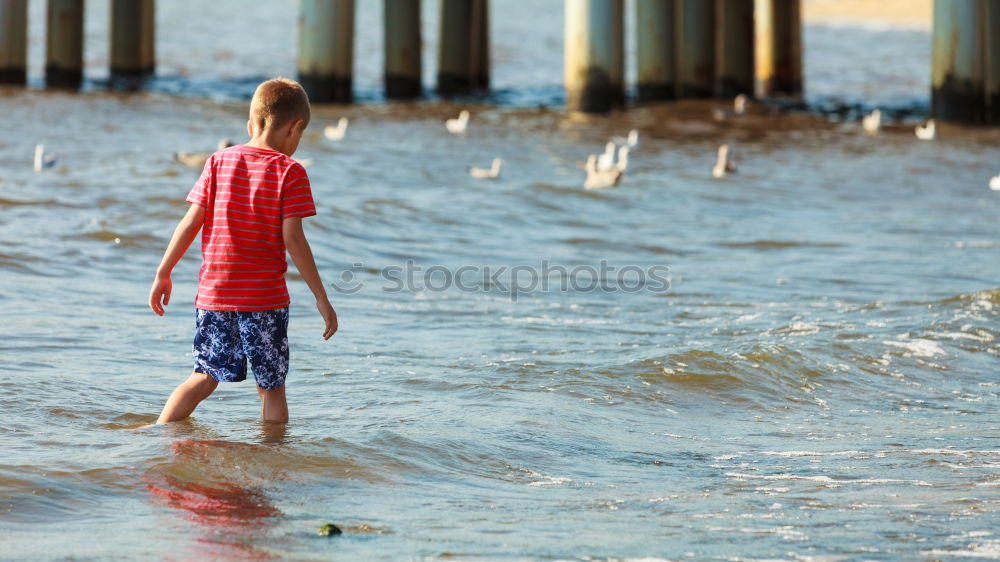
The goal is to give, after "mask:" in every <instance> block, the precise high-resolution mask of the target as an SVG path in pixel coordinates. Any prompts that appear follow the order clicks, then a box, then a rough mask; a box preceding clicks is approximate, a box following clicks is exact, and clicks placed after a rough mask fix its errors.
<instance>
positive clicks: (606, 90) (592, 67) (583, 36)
mask: <svg viewBox="0 0 1000 562" xmlns="http://www.w3.org/2000/svg"><path fill="white" fill-rule="evenodd" d="M565 17H566V28H565V30H566V31H565V34H566V36H565V52H564V56H565V73H564V82H565V85H566V108H567V109H568V110H570V111H583V112H586V113H604V112H607V111H610V110H611V109H612V108H614V107H619V106H622V105H624V103H625V84H624V82H625V80H624V77H625V76H624V75H625V72H624V68H625V58H624V52H623V41H624V39H623V36H624V13H623V1H622V0H566V6H565Z"/></svg>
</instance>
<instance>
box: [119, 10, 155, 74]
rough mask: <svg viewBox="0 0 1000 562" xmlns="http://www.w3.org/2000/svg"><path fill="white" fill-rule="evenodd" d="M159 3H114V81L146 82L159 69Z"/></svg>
mask: <svg viewBox="0 0 1000 562" xmlns="http://www.w3.org/2000/svg"><path fill="white" fill-rule="evenodd" d="M155 12H156V1H155V0H112V2H111V80H112V81H113V82H114V81H119V82H121V81H125V82H129V81H134V80H142V79H143V78H146V77H147V76H149V75H151V74H153V71H154V70H155V66H156V57H155V47H154V45H155V33H156V14H155Z"/></svg>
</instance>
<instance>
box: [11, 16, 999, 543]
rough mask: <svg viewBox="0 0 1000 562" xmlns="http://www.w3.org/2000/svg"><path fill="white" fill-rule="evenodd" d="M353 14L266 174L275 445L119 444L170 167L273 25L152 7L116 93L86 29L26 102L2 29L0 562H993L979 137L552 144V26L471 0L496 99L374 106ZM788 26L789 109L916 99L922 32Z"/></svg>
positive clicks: (429, 27)
mask: <svg viewBox="0 0 1000 562" xmlns="http://www.w3.org/2000/svg"><path fill="white" fill-rule="evenodd" d="M359 4H361V6H359V13H358V22H359V23H358V30H359V31H358V36H359V37H358V41H359V47H358V51H357V60H356V66H357V82H358V84H357V89H358V93H359V97H360V98H361V100H362V103H360V104H357V105H353V106H336V105H330V106H317V107H315V108H314V115H313V125H312V126H311V131H310V132H309V133H308V135H307V136H306V138H305V139H304V140H303V143H302V145H301V147H300V151H299V153H298V154H296V156H297V157H300V158H303V159H311V160H312V163H311V165H310V166H309V167H308V171H309V174H310V176H311V178H312V182H313V189H314V196H315V198H316V200H317V205H318V209H319V214H318V215H317V216H316V217H312V218H310V219H307V221H306V233H307V236H308V237H309V238H310V241H311V243H312V247H313V250H314V252H315V254H316V259H317V263H318V265H319V269H320V271H321V273H322V275H323V276H324V279H325V281H326V282H327V283H328V284H333V283H336V284H337V285H338V286H339V287H342V288H344V289H348V290H347V291H345V292H343V293H340V292H336V291H332V296H333V301H334V305H335V306H336V308H337V311H338V313H339V315H340V322H341V329H340V332H339V333H338V334H337V335H336V336H335V337H334V338H333V339H332V340H330V341H327V342H324V341H323V340H322V339H321V337H320V334H321V332H322V323H321V320H320V318H319V316H318V314H316V312H315V311H314V310H313V308H312V305H311V301H310V295H309V291H308V289H307V288H306V287H305V285H304V283H302V281H301V280H300V279H299V278H298V277H297V276H296V275H295V274H294V270H293V272H292V273H290V274H289V286H290V291H291V292H292V298H293V304H292V307H291V315H292V321H291V331H290V337H291V346H292V373H291V375H290V377H289V383H288V399H289V406H290V411H291V422H290V423H289V424H288V425H287V426H273V425H269V424H262V423H260V422H259V405H258V404H259V403H258V400H257V398H256V393H255V392H254V389H253V386H252V384H251V383H242V384H227V385H220V387H219V390H217V391H216V393H215V394H214V395H213V396H212V397H211V398H210V399H209V400H206V401H205V402H204V403H203V404H202V405H201V406H200V407H199V409H198V410H197V411H196V412H195V415H194V416H193V417H192V418H190V419H189V420H186V421H184V422H179V423H176V424H171V425H169V426H157V427H145V426H146V425H147V424H149V423H151V422H153V421H154V420H155V419H156V416H157V415H158V413H159V411H160V409H161V407H162V405H163V401H164V400H165V399H166V397H167V395H168V394H169V393H170V391H171V390H172V389H173V387H174V386H175V385H176V384H177V383H179V382H180V381H181V380H183V379H184V378H185V377H186V376H187V375H188V373H189V372H190V365H191V359H190V355H189V353H190V343H191V338H192V336H193V330H192V329H193V321H194V311H193V304H192V303H193V299H194V293H195V288H196V279H195V276H196V273H197V267H198V264H199V256H198V252H197V248H195V249H194V250H192V251H191V252H189V255H188V256H187V257H186V258H185V260H184V261H182V262H181V263H180V264H179V265H178V267H177V269H176V270H175V272H174V295H173V298H172V302H171V304H170V306H169V307H168V312H167V315H166V316H165V317H163V318H159V317H156V316H154V315H153V314H152V313H151V312H150V311H149V310H148V308H147V306H146V304H145V303H146V297H147V291H148V289H149V284H150V281H151V280H152V274H153V271H154V269H155V267H156V265H157V263H158V262H159V259H160V256H161V255H162V251H163V249H164V247H165V245H166V242H167V240H168V239H169V237H170V234H171V232H172V230H173V227H174V225H175V224H176V222H177V220H179V218H180V217H181V216H182V215H183V213H184V210H185V203H184V197H185V195H186V194H187V191H188V189H189V188H190V186H191V184H192V183H193V182H194V180H195V179H196V177H197V174H198V172H197V171H196V170H192V169H189V168H185V167H184V166H182V165H181V164H179V163H177V162H175V161H174V160H173V158H172V154H173V153H174V152H175V151H178V150H192V151H196V150H210V149H211V148H212V146H214V145H215V143H216V142H217V140H218V139H219V138H221V137H228V138H231V139H233V140H234V141H242V140H243V138H244V137H243V135H244V129H245V121H246V100H247V99H248V97H249V95H250V93H251V92H252V88H253V86H254V85H255V84H256V82H257V81H258V80H260V79H262V78H265V77H268V76H272V75H277V74H284V75H294V51H295V42H294V34H293V33H292V30H294V25H295V18H296V10H295V3H294V2H290V1H289V2H284V3H277V4H267V5H265V4H259V5H257V4H255V5H254V6H253V7H250V6H249V5H247V4H246V3H240V2H236V1H235V0H229V1H226V2H214V3H211V5H208V4H204V5H203V4H202V3H194V2H190V1H183V2H182V1H176V2H174V1H172V2H163V3H160V5H159V6H158V7H159V10H160V12H159V16H158V17H159V20H160V28H159V30H158V31H159V33H160V35H159V43H158V57H159V72H160V77H159V78H157V80H155V81H154V82H153V84H152V85H151V88H150V90H148V91H145V92H141V93H134V94H125V93H108V92H106V91H105V90H104V88H103V87H102V85H101V81H102V80H103V78H104V75H105V74H106V73H105V72H104V70H103V68H102V67H103V66H104V65H105V64H106V21H107V12H106V6H105V5H104V4H102V3H91V4H88V7H87V9H88V21H87V40H88V47H87V61H88V65H89V67H88V84H87V85H86V87H85V88H84V91H83V92H82V93H67V92H50V91H44V90H41V89H38V88H37V87H36V86H37V85H38V84H39V82H40V76H41V68H40V61H41V52H42V43H41V37H42V35H41V22H40V17H39V16H40V14H41V13H42V10H43V5H42V3H40V2H33V3H32V5H31V9H32V16H33V20H32V36H31V46H32V51H31V53H32V81H33V85H34V86H33V87H31V88H29V89H27V90H24V89H16V88H14V89H9V88H8V89H0V114H2V115H3V117H4V118H3V125H2V129H0V130H2V134H0V319H2V322H0V364H2V365H3V366H4V368H5V372H6V374H7V376H5V377H3V379H2V380H0V387H2V389H3V392H2V394H0V451H2V453H0V558H2V559H10V560H25V559H32V560H36V559H37V560H66V559H72V560H92V559H94V560H134V559H170V560H189V559H219V560H227V559H234V560H235V559H239V560H244V559H260V560H266V559H293V560H329V559H333V560H642V559H670V560H675V559H697V560H776V559H779V560H840V559H847V560H855V559H870V560H893V559H931V560H934V559H950V558H980V559H989V558H994V559H995V558H1000V531H998V529H1000V525H998V523H1000V414H998V406H1000V396H998V391H1000V388H998V381H997V374H996V370H997V364H998V363H997V355H998V352H1000V346H998V343H997V341H996V340H997V337H998V336H1000V330H998V325H997V322H998V314H1000V283H998V281H997V278H998V267H997V263H998V262H997V257H998V252H1000V236H998V234H997V230H996V224H997V222H996V216H997V213H998V211H1000V194H997V193H996V192H993V191H990V190H989V189H988V187H987V183H988V181H989V178H990V177H991V176H993V175H996V174H998V173H1000V137H998V134H997V131H990V130H975V129H964V128H959V127H944V128H942V130H941V138H940V139H939V140H938V141H936V142H933V143H927V142H919V141H917V140H916V139H915V138H914V137H913V134H912V123H910V122H907V123H895V122H893V123H890V124H889V125H888V126H887V127H886V130H885V131H884V132H883V134H880V135H879V136H877V137H868V136H865V135H863V134H861V133H860V131H859V127H858V126H857V124H856V123H855V122H854V121H853V120H852V119H850V118H849V119H848V120H846V121H841V120H840V119H832V118H829V117H827V116H825V115H824V114H821V113H817V112H812V113H809V112H799V113H779V112H777V111H776V110H773V109H769V108H767V107H765V106H761V105H755V106H753V108H752V115H751V116H749V117H747V118H745V119H741V120H737V121H732V122H727V123H722V124H719V123H715V122H714V121H712V120H711V119H710V118H709V114H710V111H709V110H710V108H711V107H714V106H715V105H717V104H716V103H714V102H684V103H679V104H673V105H668V106H651V107H637V108H632V109H630V110H628V111H624V112H618V113H615V114H613V115H611V116H609V117H593V118H568V117H567V116H566V115H565V114H564V112H563V111H562V109H561V107H559V104H560V102H561V95H562V94H561V89H560V86H559V82H560V80H561V3H558V2H551V3H543V4H541V5H538V6H535V5H533V4H531V6H532V9H533V12H532V13H533V15H534V16H535V17H533V18H532V19H531V20H530V21H525V20H524V19H523V18H519V17H518V16H519V15H520V14H522V13H523V12H524V10H525V9H526V7H527V6H529V4H530V3H527V2H521V1H515V0H507V1H500V0H497V1H496V2H493V3H492V4H493V10H494V12H493V14H492V15H493V25H494V61H495V74H494V79H495V86H496V88H497V90H498V92H497V93H496V94H495V95H493V96H489V97H486V98H481V99H473V100H457V101H450V102H449V101H440V100H429V101H421V102H415V103H401V104H388V103H385V102H384V101H382V100H380V98H379V96H380V94H378V88H379V84H378V81H379V73H380V70H379V69H380V68H381V66H380V60H381V55H380V52H379V50H378V49H379V41H380V33H381V31H380V29H381V28H380V26H379V25H378V22H379V21H380V15H379V13H378V12H377V7H376V6H375V5H374V4H375V3H371V4H369V3H359ZM425 5H427V7H425V10H426V11H427V17H426V28H425V31H426V35H427V42H426V48H427V51H426V57H427V62H428V67H427V73H428V80H427V83H428V84H430V83H431V79H430V78H431V76H433V54H432V53H433V52H434V50H433V49H434V34H433V29H434V24H435V22H436V17H435V12H434V8H435V6H436V3H425ZM275 6H278V7H275ZM234 10H237V11H238V12H239V16H238V17H233V16H232V13H233V11H234ZM195 13H197V17H196V16H194V15H193V14H195ZM804 37H805V46H806V53H807V55H806V56H807V59H806V65H807V66H806V80H807V88H808V94H807V100H808V101H810V102H811V103H813V104H814V105H815V106H817V107H820V106H824V104H834V105H840V106H843V107H851V108H870V107H876V106H878V107H883V108H885V109H886V110H887V113H889V114H892V113H893V111H896V112H897V113H898V114H900V115H902V114H906V112H910V114H913V112H919V111H921V110H925V109H926V105H927V87H928V85H927V82H928V76H929V62H928V60H929V58H928V53H929V41H930V39H929V35H928V34H927V33H926V32H920V31H912V30H891V29H889V30H873V29H862V28H852V27H845V26H837V27H824V26H819V25H810V26H807V27H806V29H805V35H804ZM102 41H103V43H102ZM102 45H103V47H102ZM463 108H467V109H469V110H470V111H471V113H472V120H471V123H470V126H469V130H468V132H467V133H466V134H465V135H463V136H453V135H450V134H448V133H447V132H446V131H445V128H444V126H443V123H442V122H443V121H444V119H446V118H448V117H451V116H454V115H455V114H457V113H458V111H459V110H461V109H463ZM341 116H347V117H349V118H350V120H351V124H350V128H349V130H348V133H347V138H346V139H345V140H344V141H342V142H340V143H333V142H330V141H327V140H326V139H325V138H323V137H322V135H321V134H320V130H321V128H322V126H324V125H325V124H330V123H333V122H335V121H336V120H337V119H338V118H339V117H341ZM631 128H636V129H638V130H639V131H640V145H639V147H638V148H637V149H636V150H635V152H634V153H633V154H632V156H631V168H630V169H629V171H628V174H627V175H626V177H625V179H624V180H623V182H622V183H621V185H620V186H619V187H618V188H617V189H611V190H604V191H586V190H584V189H583V188H582V184H583V172H582V171H581V170H579V169H578V168H577V162H578V161H580V160H583V159H585V158H586V156H587V154H590V153H594V152H597V151H599V150H601V148H602V146H603V145H604V143H605V142H606V141H607V139H608V138H609V137H611V136H612V135H622V134H624V133H625V132H627V131H628V130H629V129H631ZM39 142H41V143H44V144H45V145H46V147H47V148H48V150H50V151H51V152H52V153H53V154H55V155H56V156H57V157H58V163H57V164H56V166H55V167H54V168H52V169H48V170H45V171H44V172H42V173H36V172H34V171H33V170H32V168H31V157H32V153H33V148H34V145H35V144H36V143H39ZM723 142H727V143H730V144H731V145H732V146H733V151H734V154H735V158H736V161H737V164H738V166H739V171H738V173H737V174H735V175H732V176H729V177H726V178H723V179H720V180H715V179H713V178H712V177H711V175H710V170H711V167H712V165H713V163H714V160H715V155H714V153H715V149H716V147H717V146H718V145H719V144H720V143H723ZM494 157H502V158H504V162H505V164H504V169H503V172H502V175H501V177H500V178H499V179H497V180H493V181H482V180H475V179H473V178H471V177H470V176H469V174H468V171H467V169H468V167H469V166H482V167H485V166H488V165H489V162H490V160H491V159H492V158H494ZM602 263H603V264H604V267H605V271H604V272H602V271H601V267H602ZM515 266H519V267H520V269H519V270H518V271H519V272H520V273H519V274H518V275H517V276H515V277H513V278H512V277H511V274H510V269H503V268H511V267H515ZM418 268H419V269H418ZM463 268H464V269H463ZM487 268H489V272H490V273H492V274H496V275H489V274H485V275H484V273H485V272H487ZM543 268H548V273H549V274H551V276H550V277H549V278H548V279H549V280H550V281H552V283H550V284H549V286H548V287H546V288H543V287H541V283H540V280H538V279H536V280H535V281H537V282H532V278H531V272H532V271H536V272H537V271H540V270H542V269H543ZM559 268H562V269H559ZM459 271H463V272H464V273H463V274H462V275H461V276H460V279H461V281H462V282H463V286H462V287H458V286H455V283H454V281H455V278H454V277H455V276H456V275H457V274H458V272H459ZM562 271H566V272H567V273H566V275H565V276H563V277H560V273H561V272H562ZM497 272H500V273H499V274H498V273H497ZM623 272H624V273H623ZM651 272H655V273H656V274H657V275H658V276H659V277H656V278H654V277H652V276H650V275H649V274H650V273H651ZM404 273H406V274H410V273H412V279H406V275H404ZM522 274H523V275H522ZM640 274H641V275H642V277H641V278H640V277H639V275H640ZM449 275H451V276H452V278H451V281H452V283H450V284H449V283H448V276H449ZM400 279H403V280H404V281H405V282H400ZM563 280H566V281H567V287H565V289H564V288H563V287H561V286H560V283H561V282H562V281H563ZM513 281H517V282H518V287H519V291H518V292H517V293H516V294H514V293H513V291H512V289H511V287H512V282H513ZM602 281H603V284H602V283H601V282H602ZM401 285H402V286H401ZM444 285H448V286H447V287H443V286H444ZM328 522H329V523H335V524H337V525H338V526H340V527H341V528H342V529H343V531H344V534H343V535H341V536H338V537H321V536H318V535H317V533H316V530H317V528H318V527H319V526H320V525H322V524H324V523H328Z"/></svg>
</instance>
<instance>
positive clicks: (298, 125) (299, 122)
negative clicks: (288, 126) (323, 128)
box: [292, 119, 309, 134]
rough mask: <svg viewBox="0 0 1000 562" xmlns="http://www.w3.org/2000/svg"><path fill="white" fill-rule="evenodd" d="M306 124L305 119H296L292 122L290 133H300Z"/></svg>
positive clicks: (303, 130)
mask: <svg viewBox="0 0 1000 562" xmlns="http://www.w3.org/2000/svg"><path fill="white" fill-rule="evenodd" d="M308 125H309V123H306V120H305V119H296V120H295V121H293V122H292V134H302V133H303V132H305V130H306V127H307V126H308Z"/></svg>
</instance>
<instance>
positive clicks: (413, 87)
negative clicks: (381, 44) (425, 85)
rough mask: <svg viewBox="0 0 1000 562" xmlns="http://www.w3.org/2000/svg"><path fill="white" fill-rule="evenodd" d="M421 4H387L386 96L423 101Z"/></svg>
mask: <svg viewBox="0 0 1000 562" xmlns="http://www.w3.org/2000/svg"><path fill="white" fill-rule="evenodd" d="M420 51H421V46H420V0H385V96H386V97H387V98H392V99H410V98H416V97H420V94H421V92H422V87H421V70H422V69H421V52H420Z"/></svg>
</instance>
